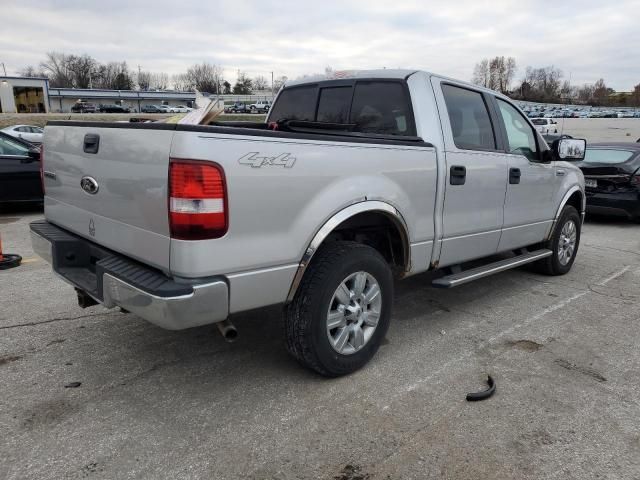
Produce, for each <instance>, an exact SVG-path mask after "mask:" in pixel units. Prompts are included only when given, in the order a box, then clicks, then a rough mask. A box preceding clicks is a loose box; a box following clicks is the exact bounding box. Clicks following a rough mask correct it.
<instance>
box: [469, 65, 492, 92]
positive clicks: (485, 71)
mask: <svg viewBox="0 0 640 480" xmlns="http://www.w3.org/2000/svg"><path fill="white" fill-rule="evenodd" d="M490 77H491V76H490V74H489V60H487V59H486V58H484V59H483V60H481V61H480V63H476V66H475V67H474V68H473V78H472V79H471V83H474V84H476V85H480V86H482V87H487V88H488V87H489V84H490V80H491V78H490Z"/></svg>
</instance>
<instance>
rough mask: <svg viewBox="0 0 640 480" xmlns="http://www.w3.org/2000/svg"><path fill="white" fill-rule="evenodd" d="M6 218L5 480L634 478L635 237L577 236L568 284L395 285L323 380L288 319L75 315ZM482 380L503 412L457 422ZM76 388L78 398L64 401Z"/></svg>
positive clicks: (24, 213)
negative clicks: (305, 360)
mask: <svg viewBox="0 0 640 480" xmlns="http://www.w3.org/2000/svg"><path fill="white" fill-rule="evenodd" d="M41 216H42V214H41V212H39V211H38V210H24V209H22V210H17V211H16V210H13V211H5V213H3V214H2V216H0V228H1V229H2V241H3V244H4V247H5V252H13V253H20V254H21V255H23V257H24V264H23V265H22V266H21V267H19V268H17V269H13V270H6V271H1V272H0V304H1V305H2V310H1V311H0V330H1V332H2V334H1V335H0V384H1V385H2V395H0V431H2V439H3V440H2V443H0V478H3V479H22V478H33V479H61V478H159V477H163V478H256V479H257V478H282V479H293V478H338V479H365V478H366V479H378V478H383V479H387V478H390V479H396V478H403V479H406V478H498V479H500V478H505V479H506V478H531V479H534V478H542V477H544V478H562V479H568V478H576V479H578V478H580V479H584V478H610V479H623V478H638V475H639V474H640V433H639V432H640V402H639V401H638V396H639V394H640V382H639V379H640V374H639V373H638V372H639V371H640V353H639V351H638V348H637V345H638V344H639V343H640V329H639V328H638V326H639V325H640V309H639V308H638V301H639V300H640V286H639V285H640V235H639V233H640V225H637V224H633V223H629V222H627V221H622V220H615V221H614V220H606V219H602V218H596V219H589V220H588V221H587V223H586V224H585V227H584V231H583V237H582V243H581V246H580V252H579V254H578V258H577V262H576V264H575V266H574V268H573V269H572V271H571V272H570V273H569V274H568V275H566V276H563V277H544V276H539V275H537V274H534V273H531V272H529V271H528V270H524V269H519V270H513V271H509V272H506V273H502V274H499V275H496V276H493V277H489V278H487V279H486V280H483V281H481V282H475V283H471V284H467V285H464V286H462V287H459V288H457V289H452V290H435V289H433V288H431V286H430V277H429V275H419V276H416V277H412V278H410V279H407V280H405V281H403V282H400V283H399V284H398V285H397V295H396V303H395V312H394V315H393V320H392V325H391V329H390V331H389V333H388V336H387V340H386V342H385V344H384V345H383V347H382V348H381V350H380V351H379V353H378V355H377V356H376V358H375V359H374V360H373V361H372V362H371V363H370V364H369V365H368V366H366V367H365V368H364V369H363V370H361V371H359V372H357V373H355V374H353V375H351V376H347V377H344V378H339V379H335V380H327V379H324V378H321V377H319V376H317V375H315V374H313V373H310V372H308V371H305V370H303V369H301V368H299V367H298V366H297V364H296V363H295V362H293V361H292V360H291V359H290V358H289V357H288V356H287V354H286V353H285V349H284V347H283V345H282V333H281V325H280V309H279V308H278V307H273V308H270V309H266V310H259V311H253V312H250V313H246V314H242V315H238V316H236V317H235V318H234V322H235V323H236V325H237V327H238V329H239V331H240V338H239V340H238V341H237V342H236V343H234V344H227V343H225V342H224V341H223V340H222V338H221V337H220V335H219V334H218V332H217V329H216V328H215V327H213V326H210V327H203V328H197V329H192V330H187V331H181V332H170V331H164V330H161V329H159V328H157V327H155V326H153V325H151V324H148V323H146V322H144V321H142V320H140V319H138V318H136V317H135V316H133V315H131V314H122V313H119V312H117V311H113V310H111V311H109V310H105V309H104V308H102V307H92V308H89V309H87V310H81V309H79V307H77V306H76V304H75V295H74V293H73V289H72V288H71V287H69V286H67V285H66V284H65V283H63V282H62V281H60V280H58V279H57V278H56V277H55V276H54V274H53V273H51V271H50V268H49V266H48V265H47V264H46V263H45V262H44V261H43V260H40V259H38V258H36V257H35V256H34V255H33V253H32V251H31V249H30V242H29V239H28V223H29V222H30V221H33V220H35V219H38V218H40V217H41ZM486 374H491V375H492V376H493V377H494V378H495V379H496V382H497V393H496V394H495V395H494V396H493V397H492V398H490V399H488V400H486V401H484V402H477V403H468V402H466V401H465V394H466V393H467V392H469V391H476V390H481V389H483V381H484V379H485V375H486ZM71 382H81V385H80V386H79V387H77V388H65V385H68V384H69V383H71Z"/></svg>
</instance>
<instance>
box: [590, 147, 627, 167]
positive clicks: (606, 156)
mask: <svg viewBox="0 0 640 480" xmlns="http://www.w3.org/2000/svg"><path fill="white" fill-rule="evenodd" d="M634 153H635V152H630V151H629V150H605V149H600V148H598V149H589V148H587V151H586V153H585V155H584V162H585V163H612V164H615V163H623V162H626V161H627V160H629V159H630V158H631V157H633V154H634Z"/></svg>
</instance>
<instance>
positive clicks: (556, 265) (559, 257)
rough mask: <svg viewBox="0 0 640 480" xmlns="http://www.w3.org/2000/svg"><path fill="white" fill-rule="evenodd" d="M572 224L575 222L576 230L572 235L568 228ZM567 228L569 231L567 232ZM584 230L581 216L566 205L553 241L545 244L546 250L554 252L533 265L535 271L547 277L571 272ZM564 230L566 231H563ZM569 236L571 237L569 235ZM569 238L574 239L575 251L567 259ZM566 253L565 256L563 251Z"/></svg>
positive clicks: (552, 238)
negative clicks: (581, 233) (582, 229)
mask: <svg viewBox="0 0 640 480" xmlns="http://www.w3.org/2000/svg"><path fill="white" fill-rule="evenodd" d="M570 222H573V226H574V228H575V234H574V235H571V232H572V230H571V228H570V227H569V226H568V224H569V223H570ZM565 228H567V229H568V230H565ZM581 228H582V219H581V218H580V214H579V213H578V211H577V210H576V209H575V207H573V206H571V205H566V206H565V207H564V208H563V209H562V212H561V213H560V217H559V218H558V221H557V222H556V224H555V226H554V230H553V234H552V235H551V239H550V240H548V241H547V242H545V245H544V248H548V249H549V250H551V251H552V252H553V254H552V255H551V256H550V257H547V258H545V259H543V260H540V261H538V262H536V263H534V264H533V267H534V270H535V271H537V272H538V273H543V274H545V275H564V274H565V273H567V272H569V270H571V267H572V266H573V262H574V261H575V259H576V255H577V254H578V247H579V246H580V230H581ZM563 230H564V231H563ZM567 234H569V235H567ZM567 236H568V237H573V249H572V251H571V254H570V256H569V257H568V258H567V251H568V250H569V244H568V243H567V241H566V240H567ZM561 245H562V251H564V255H563V253H562V251H561Z"/></svg>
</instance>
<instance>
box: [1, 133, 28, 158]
mask: <svg viewBox="0 0 640 480" xmlns="http://www.w3.org/2000/svg"><path fill="white" fill-rule="evenodd" d="M0 155H19V156H22V157H26V156H27V155H29V149H28V148H27V147H25V146H24V145H22V144H21V143H18V142H14V141H13V140H9V139H8V138H7V137H0Z"/></svg>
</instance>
